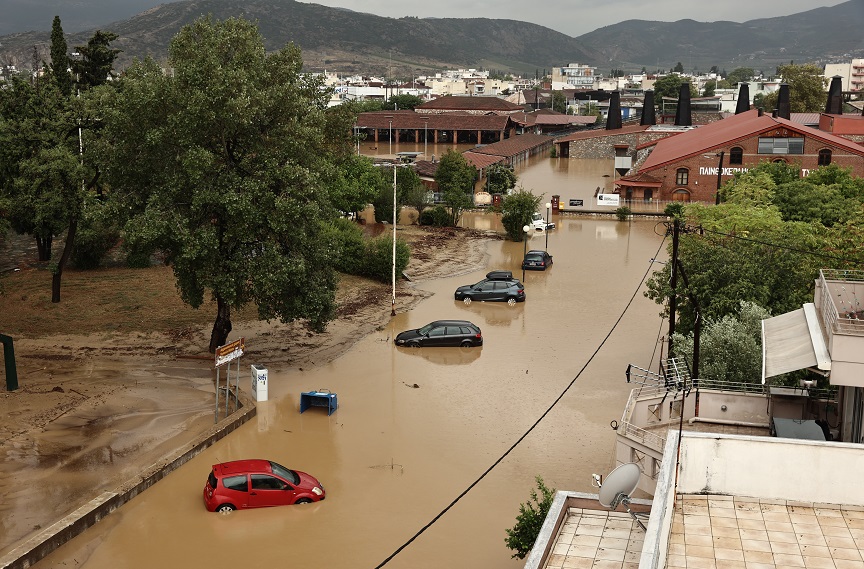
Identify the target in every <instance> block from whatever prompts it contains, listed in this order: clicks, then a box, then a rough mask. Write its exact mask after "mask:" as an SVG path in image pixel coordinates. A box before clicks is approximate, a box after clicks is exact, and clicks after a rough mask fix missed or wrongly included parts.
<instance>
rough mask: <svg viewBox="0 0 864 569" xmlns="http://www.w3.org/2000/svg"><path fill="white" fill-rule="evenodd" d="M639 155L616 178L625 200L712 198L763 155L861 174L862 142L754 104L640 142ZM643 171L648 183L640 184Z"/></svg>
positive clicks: (802, 165) (803, 165)
mask: <svg viewBox="0 0 864 569" xmlns="http://www.w3.org/2000/svg"><path fill="white" fill-rule="evenodd" d="M827 117H828V119H826V120H829V119H831V118H833V119H835V121H836V120H837V119H840V118H842V117H841V116H836V115H827ZM852 118H855V117H852ZM850 128H851V127H850ZM637 154H638V156H637V163H639V162H641V166H640V167H639V169H638V172H637V175H631V176H626V177H624V178H621V179H620V180H618V181H616V186H618V187H619V189H620V190H621V192H622V194H623V195H625V196H626V199H632V200H651V199H661V200H672V201H702V202H712V203H713V202H714V201H715V199H716V195H717V191H718V188H719V185H720V184H722V182H723V181H725V180H728V179H730V178H731V177H732V176H733V175H734V174H735V172H740V171H746V170H747V169H749V168H751V167H754V166H756V165H758V164H759V163H761V162H764V161H766V160H767V161H772V162H778V161H782V162H787V163H789V164H794V165H797V166H799V167H800V168H801V172H802V175H807V173H809V171H810V170H813V169H815V168H817V167H819V166H822V165H827V164H837V165H839V166H841V167H843V168H851V169H852V171H853V173H854V174H855V175H856V176H864V146H862V145H860V144H856V143H855V142H854V141H851V140H849V139H847V138H843V137H840V136H837V135H835V134H832V133H830V132H825V131H823V130H819V129H815V128H810V127H807V126H804V125H802V124H799V123H795V122H792V121H790V120H786V119H783V118H778V117H772V116H768V115H762V114H760V113H759V111H758V110H755V109H754V110H750V111H747V112H744V113H741V114H738V115H735V116H732V117H730V118H727V119H724V120H722V121H718V122H715V123H711V124H709V125H705V126H702V127H699V128H694V129H692V130H687V131H685V132H681V133H679V134H675V135H674V136H669V137H666V138H662V139H660V140H656V141H652V142H648V143H645V144H642V145H640V146H639V147H637ZM646 154H647V156H645V155H646ZM721 154H722V155H721ZM721 165H722V167H721ZM644 175H649V176H651V178H652V183H651V184H647V183H640V180H643V179H644V178H640V176H644ZM657 180H659V181H660V182H661V184H660V186H659V187H657V185H656V181H657Z"/></svg>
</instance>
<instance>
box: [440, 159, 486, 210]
mask: <svg viewBox="0 0 864 569" xmlns="http://www.w3.org/2000/svg"><path fill="white" fill-rule="evenodd" d="M476 180H477V169H476V168H474V166H472V165H471V164H469V163H468V162H467V161H466V160H465V157H464V156H462V154H460V153H459V152H456V151H455V150H448V151H447V152H445V153H444V156H442V157H441V160H440V161H439V163H438V170H437V171H436V172H435V182H436V183H437V184H438V191H439V192H441V194H442V200H443V201H444V203H445V204H446V205H447V207H449V208H450V225H458V224H459V219H460V218H461V217H462V211H463V210H464V209H466V208H469V207H471V206H472V205H473V204H474V201H473V195H474V182H475V181H476Z"/></svg>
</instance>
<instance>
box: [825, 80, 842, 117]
mask: <svg viewBox="0 0 864 569" xmlns="http://www.w3.org/2000/svg"><path fill="white" fill-rule="evenodd" d="M825 113H826V114H829V115H842V114H843V78H842V77H840V76H839V75H835V76H834V77H832V78H831V86H830V87H828V100H827V101H826V102H825Z"/></svg>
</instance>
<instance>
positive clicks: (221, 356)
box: [216, 338, 246, 367]
mask: <svg viewBox="0 0 864 569" xmlns="http://www.w3.org/2000/svg"><path fill="white" fill-rule="evenodd" d="M245 349H246V338H240V339H239V340H234V341H233V342H231V343H230V344H225V345H224V346H219V347H218V348H216V367H219V366H221V365H223V364H227V363H228V362H230V361H234V360H236V359H237V358H239V357H240V356H242V355H243V351H244V350H245Z"/></svg>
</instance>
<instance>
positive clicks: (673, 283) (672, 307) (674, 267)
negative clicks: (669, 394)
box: [666, 218, 680, 358]
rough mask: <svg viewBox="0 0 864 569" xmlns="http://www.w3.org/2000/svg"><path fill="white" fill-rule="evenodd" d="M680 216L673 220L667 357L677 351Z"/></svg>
mask: <svg viewBox="0 0 864 569" xmlns="http://www.w3.org/2000/svg"><path fill="white" fill-rule="evenodd" d="M679 223H680V222H679V221H678V218H673V220H672V262H671V264H670V267H669V268H670V270H671V271H672V278H671V279H670V280H669V286H670V287H671V288H672V292H670V293H669V340H668V341H669V349H668V350H667V355H666V357H667V358H673V357H675V351H674V349H673V346H672V335H673V334H674V333H675V311H676V310H677V309H678V293H677V288H678V234H679V233H680V227H679V225H678V224H679Z"/></svg>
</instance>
